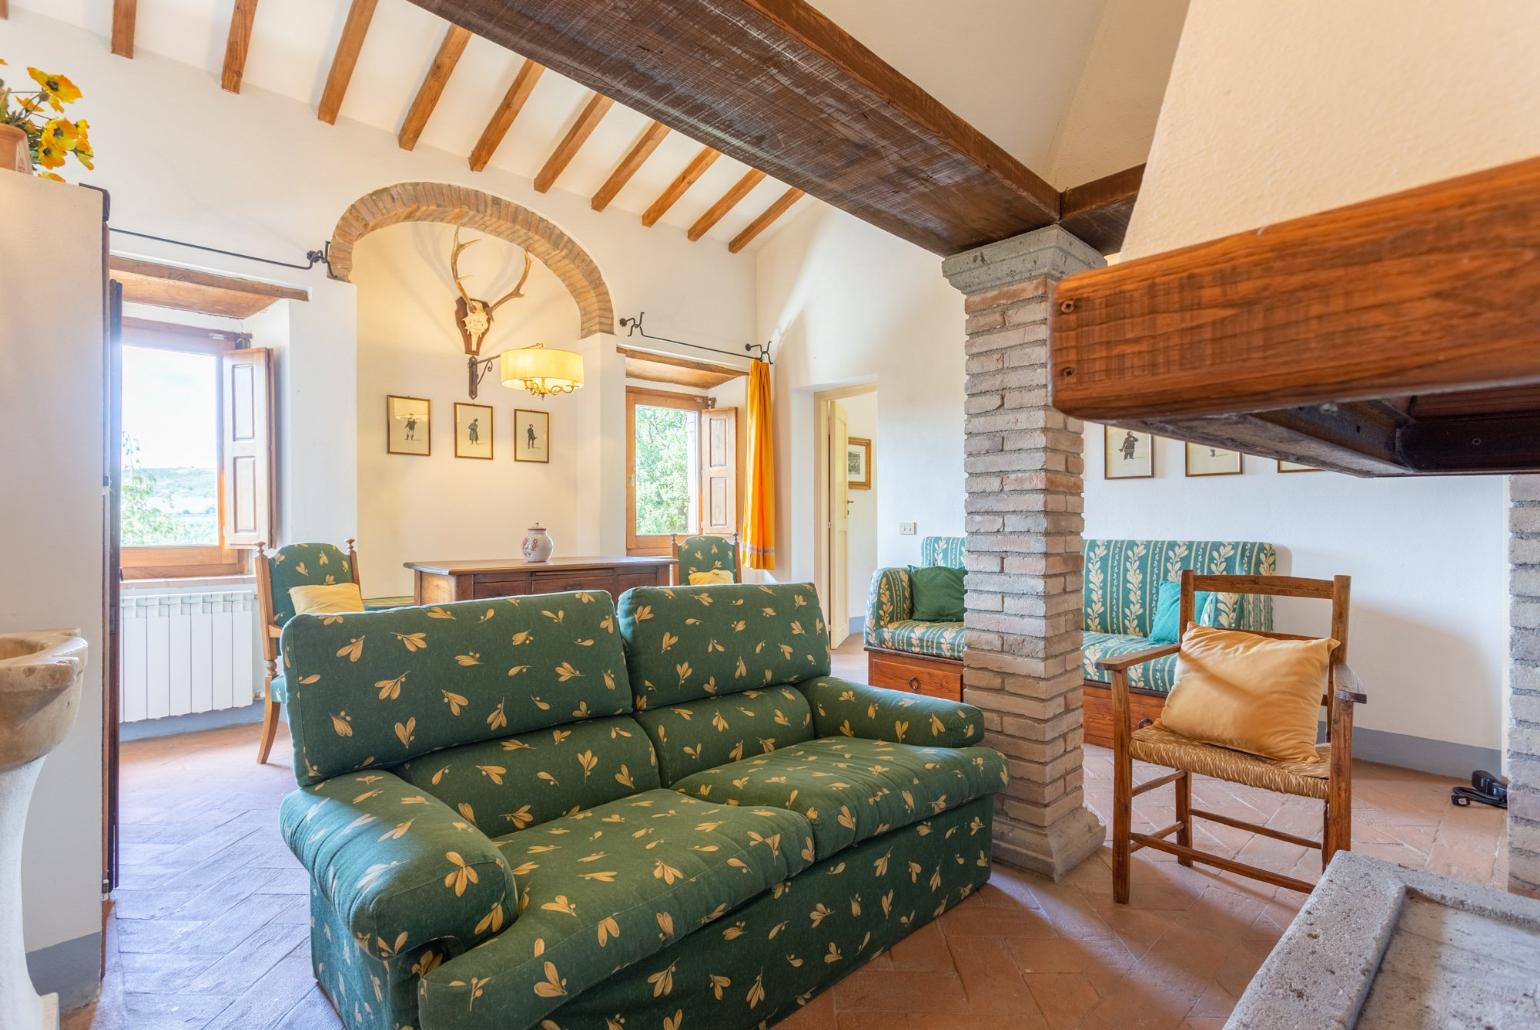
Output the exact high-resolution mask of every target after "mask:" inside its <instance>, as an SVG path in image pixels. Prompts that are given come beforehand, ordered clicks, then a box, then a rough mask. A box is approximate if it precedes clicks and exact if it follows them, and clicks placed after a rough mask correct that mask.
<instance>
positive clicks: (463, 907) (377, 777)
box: [279, 771, 518, 959]
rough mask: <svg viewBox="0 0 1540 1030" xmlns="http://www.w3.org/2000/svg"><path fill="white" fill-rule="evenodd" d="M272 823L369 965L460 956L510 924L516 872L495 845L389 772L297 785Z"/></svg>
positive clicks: (512, 916) (456, 816)
mask: <svg viewBox="0 0 1540 1030" xmlns="http://www.w3.org/2000/svg"><path fill="white" fill-rule="evenodd" d="M279 823H280V825H281V827H282V830H283V837H284V841H285V842H286V843H287V844H288V845H289V849H290V850H291V851H293V852H294V854H295V857H297V858H298V859H299V860H300V864H301V865H303V866H304V867H305V868H306V869H307V870H309V872H310V876H311V878H312V880H313V881H314V882H315V885H316V887H317V889H318V890H319V891H320V892H321V895H322V897H324V898H325V899H326V900H327V902H328V903H329V904H330V905H331V906H332V908H333V909H334V910H335V911H336V913H337V916H338V918H339V919H340V920H341V921H342V922H343V923H344V924H345V925H346V926H347V927H348V928H349V930H350V931H351V932H352V934H353V938H354V940H356V941H357V942H358V943H359V946H360V947H362V948H363V949H364V951H365V952H367V953H368V954H370V955H373V956H374V957H376V958H380V959H388V958H392V957H394V956H396V955H399V954H403V953H404V952H406V951H407V950H409V949H413V948H417V947H420V946H422V945H424V944H427V943H428V942H430V941H446V942H448V943H449V944H450V946H451V947H450V951H451V953H455V952H458V951H462V950H464V949H466V948H470V947H472V946H473V945H475V944H478V943H480V942H481V941H482V940H484V939H486V938H488V937H491V936H493V935H495V934H497V933H498V932H499V931H501V930H502V928H503V927H504V925H506V924H508V923H512V922H513V920H514V918H515V917H516V914H517V911H518V905H517V898H518V894H517V890H516V887H515V884H514V879H513V873H512V871H511V870H509V868H508V863H507V862H505V861H504V860H503V856H502V853H501V852H500V851H498V849H497V845H496V844H494V843H493V842H492V840H491V839H490V838H488V837H487V836H486V834H484V833H482V832H481V831H480V830H479V829H477V828H476V827H475V826H473V825H471V824H470V823H469V822H467V821H466V820H464V819H462V818H461V817H460V815H459V814H458V813H456V812H455V811H453V810H452V809H450V808H449V806H447V805H445V804H444V803H443V802H442V801H440V800H438V799H437V798H435V797H433V796H431V795H428V794H425V793H423V792H422V791H420V790H418V789H417V788H416V787H414V786H412V785H411V784H409V783H407V782H406V781H405V780H403V779H401V778H400V777H399V776H396V775H395V774H394V773H390V772H385V771H365V772H358V773H349V774H347V775H343V776H335V777H333V778H331V779H328V780H323V781H321V782H320V783H317V784H314V785H313V786H308V787H302V788H300V789H299V790H296V791H295V792H294V793H292V794H290V795H289V796H288V797H287V798H285V799H284V801H283V807H282V809H281V811H280V813H279Z"/></svg>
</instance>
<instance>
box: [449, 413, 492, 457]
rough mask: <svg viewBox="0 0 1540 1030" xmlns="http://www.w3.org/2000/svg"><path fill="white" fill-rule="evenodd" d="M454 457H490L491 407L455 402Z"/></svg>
mask: <svg viewBox="0 0 1540 1030" xmlns="http://www.w3.org/2000/svg"><path fill="white" fill-rule="evenodd" d="M455 457H456V458H480V459H482V460H483V461H490V460H491V458H492V408H491V407H490V406H489V405H486V404H465V403H463V402H460V401H456V402H455Z"/></svg>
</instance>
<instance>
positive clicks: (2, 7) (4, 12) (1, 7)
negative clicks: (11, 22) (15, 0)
mask: <svg viewBox="0 0 1540 1030" xmlns="http://www.w3.org/2000/svg"><path fill="white" fill-rule="evenodd" d="M10 16H11V0H0V18H9V17H10Z"/></svg>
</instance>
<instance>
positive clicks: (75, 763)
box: [0, 172, 105, 1022]
mask: <svg viewBox="0 0 1540 1030" xmlns="http://www.w3.org/2000/svg"><path fill="white" fill-rule="evenodd" d="M101 218H102V204H101V198H100V197H99V196H98V195H97V194H94V193H91V192H89V191H87V190H82V189H79V188H77V187H72V186H61V185H59V184H57V183H50V182H45V181H43V180H41V179H34V178H30V177H26V176H22V175H18V174H16V173H14V172H0V224H4V226H5V229H4V231H3V232H0V354H3V359H0V360H3V368H4V371H3V372H0V411H3V412H5V423H6V425H7V426H8V427H10V431H9V432H7V433H6V434H5V435H4V436H3V438H0V470H3V472H4V480H5V495H6V500H5V505H4V514H3V516H0V525H3V527H4V532H3V533H0V632H14V631H18V630H37V629H52V628H56V627H69V628H73V627H79V628H80V630H81V632H82V634H83V635H84V636H85V638H86V642H87V643H88V644H89V645H90V655H89V664H88V665H87V667H86V672H85V688H84V693H83V696H82V697H81V702H80V710H79V714H78V716H77V717H76V721H75V726H74V728H73V729H72V730H71V731H70V733H69V736H67V737H66V738H65V739H64V742H63V743H62V744H61V745H60V746H59V747H58V748H57V749H56V750H55V751H54V752H53V754H52V755H50V756H49V757H48V758H47V760H46V761H45V762H44V763H43V771H42V775H41V777H40V778H39V780H38V784H37V789H36V792H35V794H34V797H33V802H32V807H31V811H30V814H29V816H28V819H27V829H26V835H25V837H24V839H23V841H22V895H23V897H22V898H20V899H18V898H14V897H7V898H0V904H4V905H13V904H16V903H17V902H18V901H22V900H24V901H25V910H24V913H23V917H24V919H25V921H26V925H25V934H26V948H27V950H28V951H36V950H38V949H40V948H46V947H49V946H51V945H55V944H60V943H62V942H65V941H70V940H74V939H76V938H79V937H83V936H86V935H88V934H93V933H96V932H98V931H99V930H100V929H101V919H102V917H101V876H102V849H101V820H102V814H101V813H102V792H101V787H102V759H101V754H102V748H101V739H102V669H103V662H102V647H103V627H102V571H103V568H102V567H103V561H102V550H101V546H100V544H101V541H102V538H103V533H104V526H103V520H102V512H103V502H102V488H101V483H102V468H103V463H102V436H103V413H104V405H103V403H102V399H103V380H104V366H103V362H102V352H103V322H102V302H101V297H102V291H103V290H104V289H105V286H104V273H103V268H102V257H101V244H100V242H99V241H100V240H101ZM28 269H33V270H42V269H46V274H29V273H28V271H27V270H28ZM0 1022H3V1020H0Z"/></svg>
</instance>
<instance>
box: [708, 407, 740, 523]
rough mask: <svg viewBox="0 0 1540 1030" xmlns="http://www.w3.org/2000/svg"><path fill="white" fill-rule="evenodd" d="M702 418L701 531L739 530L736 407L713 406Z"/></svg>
mask: <svg viewBox="0 0 1540 1030" xmlns="http://www.w3.org/2000/svg"><path fill="white" fill-rule="evenodd" d="M700 420H701V448H700V464H701V474H700V482H701V505H700V506H701V513H700V531H701V532H702V533H716V534H720V535H722V536H731V535H733V534H734V533H736V532H738V409H737V408H720V409H717V408H713V409H711V410H709V411H703V412H701V415H700Z"/></svg>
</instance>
